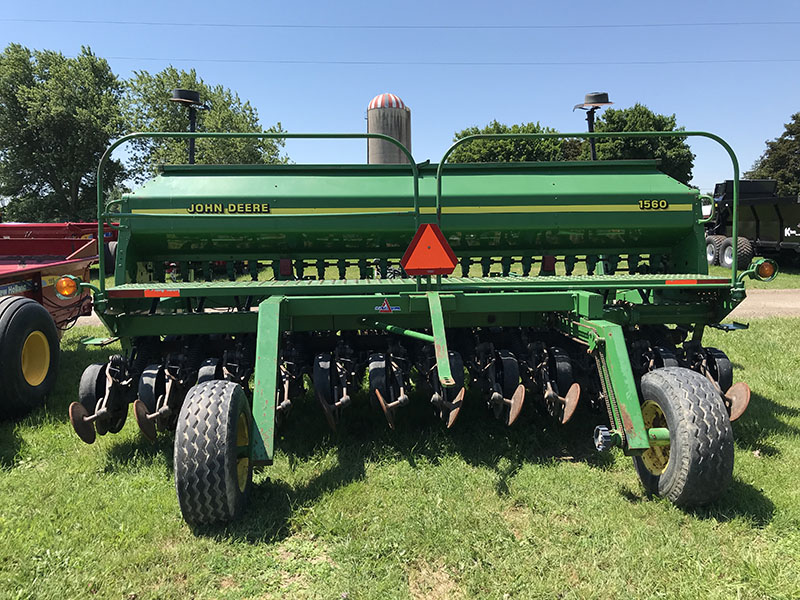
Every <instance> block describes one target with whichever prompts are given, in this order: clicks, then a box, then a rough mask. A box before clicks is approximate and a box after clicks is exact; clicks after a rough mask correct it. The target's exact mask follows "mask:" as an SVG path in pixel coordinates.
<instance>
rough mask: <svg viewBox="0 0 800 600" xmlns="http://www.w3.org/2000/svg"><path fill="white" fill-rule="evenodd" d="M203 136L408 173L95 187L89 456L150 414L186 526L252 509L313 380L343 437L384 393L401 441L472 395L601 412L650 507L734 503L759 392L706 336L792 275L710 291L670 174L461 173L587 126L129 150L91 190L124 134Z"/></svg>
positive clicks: (697, 209)
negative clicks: (482, 147) (509, 148)
mask: <svg viewBox="0 0 800 600" xmlns="http://www.w3.org/2000/svg"><path fill="white" fill-rule="evenodd" d="M594 135H595V137H606V138H622V137H657V136H680V137H690V136H700V137H706V138H711V139H713V140H715V141H717V142H718V143H720V144H721V145H722V146H723V147H724V148H725V150H726V151H727V152H728V153H729V154H730V157H731V160H732V162H733V168H734V181H736V182H737V183H738V164H737V162H736V157H735V155H734V153H733V151H732V150H731V149H730V147H729V146H728V145H727V144H726V143H725V142H724V141H723V140H721V139H720V138H718V137H716V136H714V135H711V134H708V133H702V132H670V133H664V132H659V133H655V132H645V133H603V134H594ZM190 136H191V137H209V138H211V137H263V138H266V137H284V138H368V137H372V138H379V139H384V140H386V141H389V142H391V143H394V144H395V145H397V146H399V147H400V148H401V150H402V151H403V152H404V153H405V154H406V155H407V156H408V158H409V162H410V164H404V165H388V166H387V165H312V166H305V165H268V166H264V165H258V166H251V165H231V166H207V165H181V166H165V167H162V168H161V170H160V172H159V173H158V175H157V176H156V177H155V178H154V179H153V180H151V181H150V182H148V183H147V184H146V185H144V186H143V187H141V188H140V189H138V190H136V191H135V192H133V193H130V194H126V195H124V196H123V197H122V198H121V200H113V201H108V200H107V199H106V198H105V197H104V196H103V195H102V193H100V192H98V221H99V225H98V226H99V228H100V229H99V232H100V234H102V231H103V227H104V224H105V223H109V222H112V221H113V222H118V223H119V225H118V227H119V245H118V249H117V256H116V264H115V268H114V284H113V286H110V287H109V286H106V285H105V282H104V281H103V280H102V279H101V281H100V285H99V287H97V288H96V287H93V286H90V285H89V284H85V283H83V282H76V283H77V284H78V286H77V287H78V288H86V287H91V289H92V291H93V293H94V305H95V310H96V311H97V314H98V315H99V317H100V318H101V319H102V320H103V322H104V323H105V325H106V327H107V328H108V330H109V332H110V333H111V335H112V336H114V337H116V338H119V339H120V340H121V342H122V348H123V353H122V354H121V355H117V356H113V357H111V358H110V360H109V361H108V362H107V363H104V364H95V365H90V366H89V367H87V369H86V370H85V371H84V373H83V376H82V377H81V382H80V390H79V401H78V402H75V403H73V404H72V405H71V406H70V420H71V421H72V424H73V426H74V428H75V431H76V432H77V434H78V435H79V436H80V437H81V439H82V440H84V441H85V442H88V443H91V442H93V441H94V439H95V435H96V434H100V435H104V434H107V433H116V432H118V431H119V430H120V429H121V428H122V427H123V425H124V423H125V420H126V417H127V415H128V412H129V404H131V403H133V414H134V415H135V419H136V422H137V423H138V426H139V427H140V428H141V431H142V433H143V434H144V435H145V436H146V437H148V438H151V439H152V438H155V437H156V436H157V435H159V432H173V431H174V435H175V442H174V444H175V450H174V452H175V461H174V464H175V483H176V488H177V493H178V501H179V504H180V507H181V511H182V513H183V516H184V518H185V519H186V521H187V522H188V523H190V524H192V525H200V524H206V523H215V522H222V521H228V520H231V519H234V518H235V517H237V515H239V514H240V512H241V511H242V509H243V506H244V504H245V500H246V497H247V495H248V491H249V489H250V487H251V485H252V472H253V467H254V466H258V465H269V464H270V463H271V462H272V460H273V456H274V452H275V432H276V428H278V427H280V426H281V423H282V422H283V421H284V420H285V419H287V418H303V415H308V412H305V413H303V412H301V411H299V410H293V408H296V406H297V405H298V404H300V403H302V401H303V399H304V398H305V397H306V394H305V388H306V386H307V385H309V384H310V385H311V387H312V389H313V392H314V396H315V397H316V400H317V402H318V404H319V406H320V408H321V410H322V413H323V414H324V417H325V419H327V421H328V423H329V425H330V427H331V428H334V429H335V428H336V427H337V425H338V424H339V423H340V420H341V419H346V418H347V412H348V407H349V405H350V404H351V403H352V402H354V401H355V402H357V401H359V400H360V399H364V401H367V400H366V399H367V398H368V401H369V402H370V403H371V404H372V405H373V406H374V407H375V413H376V415H380V416H379V417H377V418H378V419H379V420H380V421H383V419H384V418H385V421H386V423H388V426H389V427H391V428H394V427H395V424H396V417H397V415H398V414H399V413H401V412H402V411H403V410H405V407H406V406H407V405H408V404H409V402H420V401H424V402H428V400H427V398H430V407H431V411H432V412H433V413H434V414H435V415H436V416H437V417H438V418H440V419H441V420H442V422H443V426H446V427H451V426H458V424H457V417H458V414H459V411H460V410H461V408H462V406H463V404H464V402H465V401H466V402H476V401H478V400H477V398H482V400H481V401H482V402H485V405H486V411H487V414H489V415H492V416H493V417H494V418H497V419H499V420H500V421H502V422H503V423H505V424H507V425H509V426H511V425H513V423H514V422H515V420H516V419H517V417H518V416H519V414H520V411H522V410H532V409H533V408H536V406H535V405H536V404H538V405H539V408H540V409H542V410H540V414H541V415H548V417H547V418H548V419H550V420H552V422H553V423H556V424H564V423H566V422H567V421H569V420H570V418H571V417H572V416H573V414H574V413H575V411H576V409H577V410H585V411H594V412H595V414H596V416H597V421H598V422H599V423H600V424H599V425H597V427H596V428H595V430H594V441H595V444H596V446H597V449H598V450H608V449H610V448H612V447H614V446H616V447H618V448H620V449H621V450H622V452H624V453H625V454H626V455H628V456H632V457H633V461H634V465H635V467H636V470H637V472H638V474H639V476H640V478H641V480H642V482H643V484H644V487H645V488H646V490H647V492H649V493H653V494H657V495H661V496H665V497H667V498H669V499H670V500H671V501H672V502H674V503H675V504H676V505H679V506H693V505H699V504H705V503H708V502H712V501H714V500H715V499H716V498H717V497H719V496H720V495H721V494H722V493H723V492H724V491H725V489H726V487H727V486H728V484H729V482H730V480H731V475H732V471H733V433H732V429H731V421H732V420H734V419H736V418H737V417H738V416H740V415H741V414H742V412H743V411H744V410H745V408H746V407H747V404H748V402H749V398H750V390H749V388H748V387H747V385H746V384H745V383H734V380H733V373H732V367H731V362H730V360H728V358H727V357H726V356H725V354H724V353H723V352H722V351H720V350H718V349H716V348H709V347H706V346H704V345H703V332H704V330H705V329H706V327H724V326H723V325H720V322H721V321H722V320H723V319H724V318H725V316H726V315H727V314H728V313H729V312H730V311H731V310H732V309H733V308H734V307H735V306H736V305H737V304H739V303H740V302H741V301H742V300H743V299H744V297H745V293H744V284H743V280H744V279H745V278H746V277H757V278H759V279H771V278H773V277H774V276H775V273H776V265H775V264H774V263H773V262H772V261H769V260H765V259H760V260H758V261H757V262H755V263H754V264H752V265H750V266H749V267H748V269H747V270H745V271H744V272H741V273H737V268H736V265H734V266H733V269H732V273H731V277H730V278H728V277H726V278H724V279H720V278H717V277H712V276H709V275H708V265H707V263H706V257H705V237H704V231H703V223H704V219H703V217H702V210H701V209H702V207H701V204H702V203H703V197H701V196H700V195H699V193H698V191H697V190H694V189H691V188H689V187H687V186H685V185H683V184H681V183H679V182H677V181H675V180H674V179H671V178H670V177H668V176H667V175H665V174H663V173H662V172H660V171H659V170H658V168H657V165H656V163H655V162H654V161H600V162H568V163H567V162H565V163H513V164H480V165H478V164H463V165H462V164H459V165H451V164H447V157H448V156H449V155H450V153H451V152H452V150H453V149H454V148H455V147H456V146H458V145H459V144H462V143H466V142H468V141H469V140H471V139H475V138H488V139H493V138H504V139H508V138H514V137H524V138H529V139H530V138H532V139H541V138H547V137H576V138H587V137H589V136H588V135H587V134H532V135H526V134H520V135H496V136H488V135H482V136H472V137H470V138H465V139H463V140H460V141H459V142H457V143H456V144H455V145H454V146H453V147H451V148H450V149H449V150H448V152H447V153H446V154H445V155H444V157H443V158H442V160H441V162H440V163H439V164H438V165H436V164H419V165H418V164H416V163H415V162H414V160H413V158H412V157H411V155H410V153H409V152H408V151H407V150H406V149H405V148H404V147H402V146H400V144H399V143H397V142H395V141H394V140H392V139H391V138H387V137H385V136H382V135H378V134H281V135H280V136H276V135H272V134H212V133H205V134H175V133H160V134H132V135H129V136H126V137H125V138H122V139H121V140H119V141H118V142H116V143H115V144H114V145H113V146H112V147H111V148H109V150H108V151H107V152H106V154H105V156H104V158H103V160H102V161H101V164H100V167H99V169H98V190H102V189H103V184H102V173H103V170H104V165H105V163H106V161H107V159H108V157H109V156H110V154H111V152H112V151H113V150H114V148H116V147H117V146H119V145H120V144H122V143H123V142H126V141H130V140H131V139H134V138H139V137H150V138H165V137H169V138H187V137H190ZM736 194H737V188H736V186H734V201H733V210H734V211H736V210H737V199H736ZM733 223H734V225H733V227H734V231H733V234H732V238H733V239H734V240H736V239H737V234H736V230H735V227H736V217H735V216H734V219H733ZM415 233H417V234H418V235H417V236H416V237H415ZM412 239H414V243H413V244H411V246H412V247H411V248H409V244H410V243H411V242H412ZM443 242H444V243H443ZM451 249H452V250H451ZM103 268H104V265H103V257H102V256H101V265H100V272H103ZM62 287H64V288H65V289H66V288H67V287H68V286H62ZM728 327H730V326H728ZM412 381H414V382H415V383H414V384H413V386H412V383H411V382H412ZM362 384H364V385H366V386H367V387H368V388H369V389H368V393H364V394H357V393H356V392H357V391H358V390H359V388H360V387H361V386H362ZM465 385H467V386H469V387H470V388H471V389H472V390H473V392H471V393H470V394H469V395H467V396H466V400H465ZM412 387H415V388H416V391H414V392H413V393H412ZM423 389H424V390H427V391H426V392H424V393H423V392H422V390H423ZM476 390H477V392H478V393H474V391H476ZM423 399H424V400H423ZM531 405H534V406H531ZM290 413H294V414H292V415H290ZM398 426H399V424H398ZM531 435H535V433H531Z"/></svg>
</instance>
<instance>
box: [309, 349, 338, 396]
mask: <svg viewBox="0 0 800 600" xmlns="http://www.w3.org/2000/svg"><path fill="white" fill-rule="evenodd" d="M335 368H336V365H335V364H334V362H333V358H332V357H331V354H330V352H323V353H322V354H318V355H317V356H316V357H315V358H314V371H313V374H312V378H311V383H312V384H313V385H314V391H315V392H316V393H317V394H319V395H320V396H321V397H322V398H323V399H324V400H325V402H327V403H328V404H335V403H336V398H334V397H333V395H334V383H335V382H334V381H333V379H334V377H333V374H332V373H331V371H332V370H333V369H335Z"/></svg>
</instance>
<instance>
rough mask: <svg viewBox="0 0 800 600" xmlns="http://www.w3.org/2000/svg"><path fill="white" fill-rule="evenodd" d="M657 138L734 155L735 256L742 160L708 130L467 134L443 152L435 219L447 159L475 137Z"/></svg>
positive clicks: (439, 215)
mask: <svg viewBox="0 0 800 600" xmlns="http://www.w3.org/2000/svg"><path fill="white" fill-rule="evenodd" d="M658 137H704V138H708V139H711V140H714V141H715V142H717V143H718V144H719V145H720V146H722V147H723V148H725V150H726V151H727V153H728V156H730V158H731V163H732V164H733V228H732V229H733V231H732V232H731V234H732V237H733V255H734V256H736V250H737V246H738V241H739V237H738V222H739V160H738V159H737V158H736V154H735V153H734V151H733V148H731V147H730V145H729V144H728V142H726V141H725V140H723V139H722V138H721V137H719V136H718V135H714V134H713V133H708V132H706V131H613V132H596V131H595V132H593V133H479V134H475V135H468V136H467V137H463V138H461V139H460V140H457V141H456V142H455V143H454V144H453V145H452V146H450V147H449V148H448V149H447V152H445V153H444V156H443V157H442V160H440V161H439V166H438V167H437V168H436V222H437V223H438V224H439V225H441V219H442V174H443V172H444V171H443V169H444V165H445V162H446V161H447V158H448V157H449V156H450V155H451V154H452V153H453V150H455V149H456V148H458V147H459V146H460V145H461V144H464V143H466V142H470V141H473V140H509V139H528V140H530V139H538V140H541V139H551V138H555V139H563V138H579V139H591V138H607V139H616V138H658ZM735 286H736V261H734V264H733V266H732V267H731V287H735Z"/></svg>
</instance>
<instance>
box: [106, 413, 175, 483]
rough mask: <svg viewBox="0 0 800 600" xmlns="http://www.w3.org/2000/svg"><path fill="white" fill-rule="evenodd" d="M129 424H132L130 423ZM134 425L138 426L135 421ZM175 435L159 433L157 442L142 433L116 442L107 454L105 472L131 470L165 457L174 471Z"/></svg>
mask: <svg viewBox="0 0 800 600" xmlns="http://www.w3.org/2000/svg"><path fill="white" fill-rule="evenodd" d="M128 426H131V424H130V423H128ZM132 426H133V427H136V423H135V422H134V423H133V425H132ZM173 440H174V438H173V436H172V434H169V435H165V434H159V436H158V438H156V441H155V442H151V441H150V440H148V439H147V438H145V437H144V436H143V435H141V434H137V435H136V437H135V438H134V439H132V440H131V439H126V440H123V441H121V442H119V443H116V444H114V445H113V446H111V448H110V449H109V451H108V454H107V455H106V464H105V467H104V472H106V473H118V472H128V471H131V470H133V469H135V468H137V467H138V466H141V465H142V464H147V463H153V462H155V461H156V460H158V459H160V457H163V458H164V461H165V466H166V470H167V472H168V473H170V474H171V473H172V468H173V453H172V448H173Z"/></svg>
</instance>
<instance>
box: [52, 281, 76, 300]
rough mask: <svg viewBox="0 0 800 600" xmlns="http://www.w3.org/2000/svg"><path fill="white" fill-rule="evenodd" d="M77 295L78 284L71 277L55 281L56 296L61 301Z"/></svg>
mask: <svg viewBox="0 0 800 600" xmlns="http://www.w3.org/2000/svg"><path fill="white" fill-rule="evenodd" d="M77 293H78V284H77V283H76V282H75V280H74V279H72V278H71V277H61V278H60V279H59V280H58V281H56V296H58V297H59V298H61V299H62V300H67V299H69V298H72V297H73V296H74V295H75V294H77Z"/></svg>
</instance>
